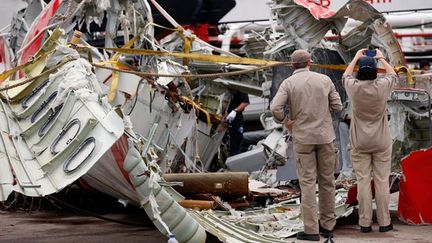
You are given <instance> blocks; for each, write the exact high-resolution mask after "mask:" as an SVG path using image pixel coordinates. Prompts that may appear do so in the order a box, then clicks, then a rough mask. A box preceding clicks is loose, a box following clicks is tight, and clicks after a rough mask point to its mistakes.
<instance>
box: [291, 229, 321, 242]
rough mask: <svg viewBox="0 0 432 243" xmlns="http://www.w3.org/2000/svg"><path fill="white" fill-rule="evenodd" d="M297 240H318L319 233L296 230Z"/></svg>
mask: <svg viewBox="0 0 432 243" xmlns="http://www.w3.org/2000/svg"><path fill="white" fill-rule="evenodd" d="M296 238H297V240H309V241H319V240H320V237H319V234H306V233H305V232H303V231H302V232H298V233H297V236H296Z"/></svg>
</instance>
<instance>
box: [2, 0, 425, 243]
mask: <svg viewBox="0 0 432 243" xmlns="http://www.w3.org/2000/svg"><path fill="white" fill-rule="evenodd" d="M150 4H152V5H153V6H154V7H155V8H156V9H157V10H158V11H159V12H160V13H161V14H162V15H163V16H164V17H166V19H167V20H168V21H169V22H170V23H171V24H172V26H170V27H166V26H159V25H157V24H155V23H154V22H153V17H152V9H151V8H150ZM269 7H270V9H271V10H272V12H273V15H274V16H275V18H276V19H277V23H273V24H278V25H279V26H280V27H281V28H280V29H281V30H282V32H279V33H277V32H275V30H272V29H271V28H268V29H266V30H264V31H263V32H262V33H257V32H255V33H254V34H251V35H250V36H249V39H247V40H245V47H244V49H245V51H246V55H247V56H248V57H251V58H245V57H238V56H236V55H234V54H232V53H230V52H229V51H226V50H222V49H220V48H217V47H214V46H211V45H209V44H208V43H206V42H204V41H202V40H200V39H199V38H198V37H197V36H195V35H194V34H193V33H192V32H191V31H189V30H185V29H184V28H182V27H181V26H180V25H179V24H178V23H177V22H176V21H175V20H174V19H173V18H172V17H171V16H170V15H169V14H168V13H167V12H166V11H165V10H164V9H163V8H162V7H161V6H160V5H159V4H158V3H157V2H156V1H155V0H150V1H149V2H147V1H145V0H137V1H128V0H124V1H120V0H83V1H74V0H69V1H67V0H53V1H50V2H49V3H48V4H47V5H46V6H45V5H44V4H42V5H41V2H40V1H31V2H30V3H29V6H28V7H27V9H26V10H25V11H20V12H19V13H18V14H17V16H16V17H15V18H14V21H13V23H12V25H11V28H10V32H8V33H5V34H3V35H2V37H1V39H0V45H1V48H0V55H1V58H2V59H1V61H2V63H1V64H2V66H1V67H2V69H3V71H4V72H3V73H2V74H0V80H1V81H2V83H1V86H0V95H1V101H0V103H1V106H0V127H1V130H0V140H1V143H0V156H1V159H0V168H1V170H0V200H1V201H5V200H7V198H8V196H9V195H10V194H11V193H12V192H13V191H14V192H18V193H22V194H24V195H27V196H32V197H43V196H45V195H49V194H52V193H55V192H58V191H60V190H61V189H63V188H65V187H66V186H68V185H70V184H72V183H74V182H75V181H77V180H79V181H80V183H81V184H85V185H87V186H90V187H91V188H94V189H97V190H99V191H101V192H104V193H106V194H108V195H110V196H112V197H114V198H117V199H119V201H121V202H123V203H129V204H133V205H137V206H142V207H143V208H144V210H145V212H146V213H147V214H148V216H149V217H150V218H151V219H152V221H153V222H154V223H155V225H156V227H157V228H158V229H159V230H160V231H161V232H162V233H163V234H165V235H167V236H168V235H170V234H174V235H175V236H176V239H177V240H178V241H179V242H205V239H206V231H207V232H209V233H211V234H213V235H215V236H217V237H218V238H219V239H220V240H222V241H224V242H283V239H284V238H286V237H289V236H292V235H294V234H295V233H296V232H298V231H301V230H302V223H301V221H300V218H299V214H300V212H299V207H298V206H299V201H298V193H295V192H294V193H292V192H288V191H286V190H283V189H278V188H270V187H269V185H270V186H272V185H275V184H277V183H278V182H281V181H282V182H285V181H290V180H293V179H296V175H295V169H294V159H293V152H292V143H291V141H290V140H289V134H287V132H286V131H285V130H284V129H283V128H282V127H281V126H280V125H277V124H275V123H274V122H273V120H272V118H271V116H268V115H266V113H264V114H263V115H262V116H261V122H262V124H263V127H264V129H265V131H264V133H265V134H266V135H267V137H266V138H265V139H263V140H261V141H259V142H258V144H257V145H256V146H253V147H252V148H250V149H249V150H248V151H246V152H244V153H241V154H239V155H235V156H232V157H229V158H228V159H227V160H226V166H227V167H228V169H229V170H231V171H249V172H252V173H251V176H250V178H248V177H249V176H248V174H247V173H241V172H230V173H215V174H209V173H206V174H204V175H203V174H201V173H202V172H206V171H209V170H210V168H211V167H213V168H214V166H216V167H217V168H218V167H219V168H220V167H223V166H225V164H224V162H225V161H224V160H225V158H224V157H223V156H222V154H223V150H224V149H226V147H225V146H223V144H224V143H223V139H224V134H225V130H226V125H225V124H224V122H223V118H224V115H225V114H226V110H227V107H228V105H229V102H230V100H231V99H232V96H233V94H234V92H233V91H235V90H240V91H242V92H245V93H249V94H252V95H256V96H261V97H266V98H271V97H272V95H274V93H275V92H276V90H277V88H278V86H279V84H280V83H281V82H282V81H283V80H284V79H285V78H287V77H288V76H289V75H290V74H291V73H292V71H293V70H292V69H291V68H290V67H289V65H288V64H289V59H288V57H289V54H290V53H291V52H292V51H294V50H295V49H300V48H301V49H308V50H310V51H311V52H312V54H313V60H314V61H315V63H317V64H315V66H314V68H315V70H317V71H319V72H322V73H325V74H327V75H329V76H330V77H331V78H332V80H333V82H334V83H335V85H336V87H337V89H338V92H339V93H340V95H341V97H342V99H343V101H344V102H345V103H346V106H345V109H344V111H343V112H342V113H340V114H336V115H335V117H334V125H335V128H336V129H335V130H336V133H337V134H338V135H337V143H338V146H339V149H340V168H339V169H340V170H341V173H340V178H339V179H340V181H342V182H343V180H346V178H348V179H353V178H352V174H351V173H350V171H351V170H352V168H351V165H350V161H349V156H348V151H347V143H348V128H349V123H348V122H347V121H349V116H350V114H349V104H348V103H347V98H346V94H345V91H344V89H343V87H342V85H341V83H340V80H341V76H342V72H343V71H344V67H345V66H344V64H345V63H348V62H349V61H350V59H351V57H352V55H353V54H354V53H355V52H356V51H357V50H358V49H360V48H364V47H366V46H367V45H369V44H373V45H375V46H378V47H380V48H381V49H382V50H383V51H384V53H385V55H386V56H387V57H388V60H390V62H391V63H392V64H393V65H394V66H395V67H397V71H398V74H399V78H400V79H399V80H400V82H399V88H398V89H397V90H395V91H394V92H393V94H392V95H391V97H389V101H388V102H389V114H390V117H391V118H390V125H391V131H392V135H393V138H394V141H395V142H394V145H393V157H394V158H393V170H394V172H395V173H398V172H400V167H399V164H400V161H401V159H402V158H404V157H405V156H407V155H409V154H410V153H411V152H412V151H414V150H419V149H424V148H428V147H429V146H430V130H429V129H431V126H430V122H431V120H430V110H431V107H430V97H429V92H430V91H432V88H431V85H430V82H431V80H432V75H429V74H419V73H413V72H412V71H411V70H409V69H408V68H407V67H406V61H405V59H404V57H403V54H402V52H401V49H400V47H399V45H398V42H397V40H396V39H395V37H394V35H393V33H392V30H391V27H390V26H389V25H388V24H386V22H385V18H384V17H383V16H382V15H381V14H380V13H379V12H377V11H376V10H375V9H373V8H372V7H371V6H370V5H368V4H367V3H365V2H364V1H360V0H352V1H349V2H348V3H347V4H346V5H345V6H344V7H342V8H341V9H340V10H339V11H338V12H332V11H330V10H327V9H324V8H322V7H321V6H318V5H316V4H315V3H311V2H307V1H302V0H272V1H270V2H269ZM35 13H39V14H37V15H35ZM104 16H105V17H104ZM104 19H105V20H104ZM102 23H103V25H102ZM90 24H98V25H101V26H105V27H104V29H103V33H104V35H103V36H102V37H101V36H98V35H99V34H100V33H101V32H97V33H93V32H92V31H91V29H92V28H91V27H90ZM100 28H102V27H100ZM155 28H165V29H168V30H170V31H171V32H172V33H171V34H170V35H168V36H166V37H165V38H164V39H162V40H158V39H156V38H155V37H154V31H155ZM78 30H79V31H78ZM328 33H332V36H330V37H329V36H328ZM117 37H122V38H123V39H124V45H123V46H122V47H121V48H117V46H116V39H118V38H117ZM95 38H100V39H101V40H103V43H104V44H103V46H98V47H96V46H92V45H90V44H89V43H91V41H92V40H94V39H95ZM335 40H336V41H335ZM252 57H260V59H254V58H252ZM408 159H409V156H408V157H407V158H405V160H408ZM221 161H222V162H221ZM271 171H277V172H276V175H274V173H273V174H272V173H270V172H271ZM257 172H258V173H257ZM179 173H183V174H179ZM203 180H204V181H205V182H208V183H207V184H206V183H202V182H200V181H203ZM207 180H208V181H207ZM263 182H265V183H266V184H265V183H263ZM173 188H174V189H176V190H178V191H179V192H181V193H182V194H179V193H178V192H177V191H176V190H174V189H173ZM346 189H347V188H342V189H340V190H338V191H337V195H336V201H337V204H336V205H337V216H338V217H343V216H346V215H348V214H350V213H351V212H352V207H349V205H348V204H347V198H348V193H347V190H346ZM205 193H207V194H206V195H204V196H203V194H205ZM251 193H252V194H255V196H257V195H258V196H264V197H265V196H266V195H267V196H269V195H278V196H277V197H276V198H273V199H274V200H272V204H270V205H267V206H265V207H261V208H260V209H256V208H254V209H253V210H252V209H249V210H246V211H241V210H236V206H235V205H236V204H237V205H238V204H240V205H243V206H245V207H247V206H248V205H252V204H250V203H249V202H248V201H247V200H246V199H248V198H250V194H251ZM191 194H194V195H196V194H200V195H201V200H185V197H184V196H187V197H188V198H189V195H191ZM209 194H210V195H209ZM215 196H218V197H215ZM191 198H194V197H191ZM196 198H197V197H195V199H196ZM203 198H204V199H203ZM224 201H230V204H227V203H225V202H224ZM182 206H184V207H182ZM188 208H193V209H196V208H199V209H206V210H202V211H199V210H192V209H188ZM216 208H217V210H215V209H216Z"/></svg>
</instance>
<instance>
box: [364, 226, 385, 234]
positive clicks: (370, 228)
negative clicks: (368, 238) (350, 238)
mask: <svg viewBox="0 0 432 243" xmlns="http://www.w3.org/2000/svg"><path fill="white" fill-rule="evenodd" d="M380 228H381V227H380ZM360 231H361V232H362V233H369V232H372V227H371V226H368V227H363V226H360Z"/></svg>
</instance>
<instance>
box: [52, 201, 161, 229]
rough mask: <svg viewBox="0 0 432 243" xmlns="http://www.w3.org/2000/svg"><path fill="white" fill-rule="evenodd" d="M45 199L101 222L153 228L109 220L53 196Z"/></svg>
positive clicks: (150, 225)
mask: <svg viewBox="0 0 432 243" xmlns="http://www.w3.org/2000/svg"><path fill="white" fill-rule="evenodd" d="M45 198H47V199H50V200H53V201H56V202H57V203H59V204H62V205H63V206H66V207H68V208H70V209H73V210H75V211H78V212H81V213H84V214H87V215H90V216H93V217H95V218H98V219H101V220H105V221H108V222H113V223H117V224H124V225H129V226H136V227H145V228H153V227H152V226H153V224H147V225H145V224H138V223H132V222H126V221H121V220H117V219H111V218H108V217H105V216H101V215H98V214H96V213H93V212H90V211H88V210H85V209H82V208H78V207H76V206H73V205H71V204H69V203H67V202H64V201H62V200H60V199H58V198H55V197H53V196H51V195H47V196H45Z"/></svg>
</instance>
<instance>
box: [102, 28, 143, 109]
mask: <svg viewBox="0 0 432 243" xmlns="http://www.w3.org/2000/svg"><path fill="white" fill-rule="evenodd" d="M140 34H141V33H138V34H137V35H135V36H134V37H133V38H132V39H130V40H129V41H128V42H127V43H126V44H125V45H124V46H123V48H122V49H125V50H127V49H129V48H131V47H132V46H133V44H134V43H135V41H136V40H137V39H138V37H139V36H140ZM120 54H121V53H120V52H116V53H115V54H114V55H113V56H112V57H111V59H110V62H112V65H113V66H114V67H115V68H117V67H119V65H118V62H117V60H118V58H119V57H120ZM118 78H119V73H118V72H117V71H113V74H112V77H111V87H110V90H109V93H108V102H112V101H113V100H114V98H115V95H116V91H117V87H118Z"/></svg>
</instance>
